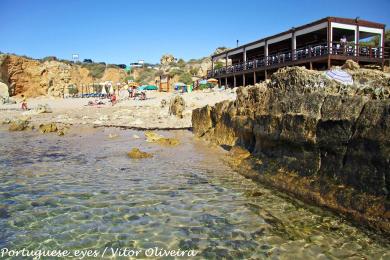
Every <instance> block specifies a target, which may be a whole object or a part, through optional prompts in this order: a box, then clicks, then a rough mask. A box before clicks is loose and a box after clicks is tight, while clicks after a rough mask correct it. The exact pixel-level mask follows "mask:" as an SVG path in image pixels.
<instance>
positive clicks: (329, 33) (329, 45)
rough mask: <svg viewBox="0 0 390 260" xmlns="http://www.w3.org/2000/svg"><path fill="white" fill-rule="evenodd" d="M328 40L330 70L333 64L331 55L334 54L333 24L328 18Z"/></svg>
mask: <svg viewBox="0 0 390 260" xmlns="http://www.w3.org/2000/svg"><path fill="white" fill-rule="evenodd" d="M327 38H328V69H330V66H331V62H330V55H331V53H332V46H331V45H332V39H331V38H332V28H331V23H330V20H329V18H328V33H327Z"/></svg>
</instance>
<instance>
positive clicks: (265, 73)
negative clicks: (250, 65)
mask: <svg viewBox="0 0 390 260" xmlns="http://www.w3.org/2000/svg"><path fill="white" fill-rule="evenodd" d="M264 80H267V70H264Z"/></svg>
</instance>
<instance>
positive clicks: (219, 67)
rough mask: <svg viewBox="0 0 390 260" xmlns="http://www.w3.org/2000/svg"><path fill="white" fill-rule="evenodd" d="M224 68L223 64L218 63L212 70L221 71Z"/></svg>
mask: <svg viewBox="0 0 390 260" xmlns="http://www.w3.org/2000/svg"><path fill="white" fill-rule="evenodd" d="M223 67H224V65H223V63H222V62H220V61H218V62H217V63H215V65H214V69H222V68H223Z"/></svg>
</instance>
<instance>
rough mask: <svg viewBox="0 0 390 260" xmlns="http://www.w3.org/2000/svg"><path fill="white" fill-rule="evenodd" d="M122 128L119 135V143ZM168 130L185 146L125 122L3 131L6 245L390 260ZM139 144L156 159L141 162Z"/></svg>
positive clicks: (380, 248)
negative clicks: (161, 141) (62, 131)
mask: <svg viewBox="0 0 390 260" xmlns="http://www.w3.org/2000/svg"><path fill="white" fill-rule="evenodd" d="M113 133H116V134H118V135H119V137H117V138H114V139H109V138H108V135H109V134H113ZM161 133H162V134H163V135H166V136H175V137H177V138H179V139H180V140H181V142H182V144H181V145H179V146H177V147H172V148H167V147H161V146H159V145H157V144H151V143H147V142H145V141H144V138H143V133H142V132H139V131H130V130H119V129H114V128H110V129H103V128H100V129H83V128H80V129H72V130H71V132H70V133H69V134H68V135H66V136H64V137H59V136H57V135H55V134H46V135H41V134H39V133H37V132H35V131H26V132H15V133H11V132H8V131H0V205H1V206H0V230H1V233H0V248H9V249H15V250H16V249H23V248H26V249H31V250H37V249H42V250H43V249H61V250H65V249H66V250H75V249H96V250H99V252H100V253H102V251H103V250H104V249H105V248H106V247H107V248H132V249H138V250H146V249H148V248H152V247H159V248H161V249H169V250H175V249H179V248H180V249H182V250H186V249H188V250H189V249H194V250H197V252H198V254H197V258H199V259H205V258H206V259H210V258H211V259H212V258H226V259H248V258H252V259H259V258H260V259H262V258H274V259H302V258H304V259H310V258H316V259H318V258H319V259H335V258H347V257H351V258H354V259H361V258H372V259H380V258H381V257H383V258H388V257H390V255H389V254H388V253H387V252H388V251H389V244H388V241H386V240H385V239H384V238H380V237H379V238H378V237H376V236H375V235H374V234H370V233H369V232H367V231H365V232H363V231H362V229H361V228H360V229H358V228H356V227H354V226H352V225H351V224H350V223H348V222H346V221H344V220H343V219H342V218H340V217H337V216H334V215H332V214H331V213H329V212H327V211H323V210H321V209H319V208H316V207H310V206H308V205H305V204H302V203H299V202H297V201H295V200H292V199H289V198H288V197H287V196H284V195H281V194H279V193H278V192H276V191H274V190H272V189H268V188H265V187H263V186H262V185H260V184H257V183H254V182H252V181H251V180H248V179H245V178H244V177H242V176H240V175H239V174H237V173H235V172H233V171H232V170H231V169H229V168H228V167H227V166H225V165H224V163H223V162H222V158H223V156H224V151H222V150H221V149H219V148H215V147H214V148H213V147H209V146H208V145H207V144H205V143H203V142H201V141H197V140H194V139H193V137H192V134H191V133H190V132H186V131H175V132H161ZM134 134H136V135H138V136H140V137H141V138H139V139H135V138H133V135H134ZM133 147H139V148H141V150H144V151H148V152H151V153H153V154H154V157H153V158H150V159H144V160H139V161H137V160H131V159H129V158H128V157H127V155H126V153H127V152H128V151H129V150H130V149H131V148H133ZM105 256H112V255H105ZM141 256H142V255H141ZM143 257H145V255H144V256H143Z"/></svg>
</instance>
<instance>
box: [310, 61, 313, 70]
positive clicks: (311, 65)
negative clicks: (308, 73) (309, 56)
mask: <svg viewBox="0 0 390 260" xmlns="http://www.w3.org/2000/svg"><path fill="white" fill-rule="evenodd" d="M312 69H313V62H310V70H312Z"/></svg>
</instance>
